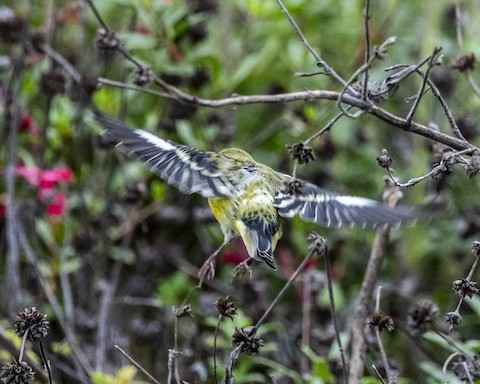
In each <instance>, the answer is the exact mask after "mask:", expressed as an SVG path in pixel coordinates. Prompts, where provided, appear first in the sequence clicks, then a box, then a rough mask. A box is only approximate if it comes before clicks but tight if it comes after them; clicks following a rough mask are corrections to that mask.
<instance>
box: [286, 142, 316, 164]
mask: <svg viewBox="0 0 480 384" xmlns="http://www.w3.org/2000/svg"><path fill="white" fill-rule="evenodd" d="M288 152H289V153H290V155H291V156H292V158H293V159H294V160H297V161H298V162H299V164H308V162H309V161H310V160H315V156H313V150H312V148H310V147H307V146H306V145H305V144H303V143H296V144H293V145H289V146H288Z"/></svg>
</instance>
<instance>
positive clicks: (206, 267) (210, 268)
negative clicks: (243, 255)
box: [198, 237, 230, 287]
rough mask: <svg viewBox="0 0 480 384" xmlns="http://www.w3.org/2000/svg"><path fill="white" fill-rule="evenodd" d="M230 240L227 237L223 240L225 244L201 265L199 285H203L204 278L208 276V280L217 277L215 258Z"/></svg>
mask: <svg viewBox="0 0 480 384" xmlns="http://www.w3.org/2000/svg"><path fill="white" fill-rule="evenodd" d="M229 242H230V239H229V238H227V237H225V240H224V241H223V244H222V245H221V246H220V247H219V248H218V249H217V250H216V251H215V252H213V253H212V254H211V255H210V256H209V257H208V259H207V260H205V262H204V263H203V264H202V266H201V267H200V270H199V271H198V278H199V280H200V281H199V282H198V286H199V287H201V286H202V283H203V279H204V278H205V277H206V278H207V280H212V279H213V278H214V277H215V259H216V257H217V255H218V254H219V253H220V251H221V250H222V249H223V247H225V245H227V244H228V243H229Z"/></svg>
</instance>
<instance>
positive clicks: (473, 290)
mask: <svg viewBox="0 0 480 384" xmlns="http://www.w3.org/2000/svg"><path fill="white" fill-rule="evenodd" d="M453 290H454V291H455V293H456V294H457V296H458V297H461V298H462V299H463V298H464V297H465V296H468V297H470V298H472V296H473V295H475V294H477V293H478V292H479V289H478V287H477V282H476V281H471V280H466V279H460V280H455V281H454V282H453Z"/></svg>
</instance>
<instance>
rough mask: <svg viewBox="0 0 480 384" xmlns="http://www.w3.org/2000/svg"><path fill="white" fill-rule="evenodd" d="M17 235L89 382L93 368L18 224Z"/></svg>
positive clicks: (78, 364) (78, 366) (23, 230)
mask: <svg viewBox="0 0 480 384" xmlns="http://www.w3.org/2000/svg"><path fill="white" fill-rule="evenodd" d="M17 235H18V239H19V243H20V247H21V248H22V250H23V252H24V254H25V256H26V258H27V260H28V261H29V263H30V265H31V266H32V267H33V268H34V269H35V273H36V276H37V278H38V281H39V283H40V286H41V287H42V289H43V292H44V294H45V296H46V297H47V300H48V302H49V303H50V306H51V307H52V310H53V312H54V313H55V317H56V319H57V321H58V323H59V325H60V327H61V328H62V330H63V332H64V334H65V336H66V339H67V341H68V343H69V344H70V346H71V349H72V355H73V357H74V363H75V365H76V368H77V373H78V375H80V376H81V378H82V380H85V382H87V381H88V380H87V375H89V374H90V372H92V371H93V368H92V367H91V365H90V362H89V361H88V358H87V357H86V356H85V355H84V354H83V352H82V350H81V349H80V348H79V345H78V342H77V341H76V338H75V336H74V335H73V333H72V330H71V329H70V327H69V325H68V324H67V323H66V321H65V314H64V313H63V310H62V306H61V305H60V303H59V301H58V300H57V298H56V296H55V293H54V292H53V290H52V288H51V286H50V284H49V283H48V281H47V278H46V277H45V275H44V273H43V270H42V268H40V261H39V260H38V259H37V256H36V254H35V252H33V250H32V248H31V247H30V244H29V243H28V240H27V237H26V234H25V229H24V227H23V226H22V225H21V224H20V222H18V223H17Z"/></svg>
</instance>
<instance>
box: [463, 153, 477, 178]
mask: <svg viewBox="0 0 480 384" xmlns="http://www.w3.org/2000/svg"><path fill="white" fill-rule="evenodd" d="M478 171H480V154H479V153H478V152H475V153H474V154H473V155H472V158H471V159H470V161H469V162H468V163H467V170H466V173H467V177H468V178H469V179H470V178H472V177H474V176H476V175H477V173H478Z"/></svg>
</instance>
